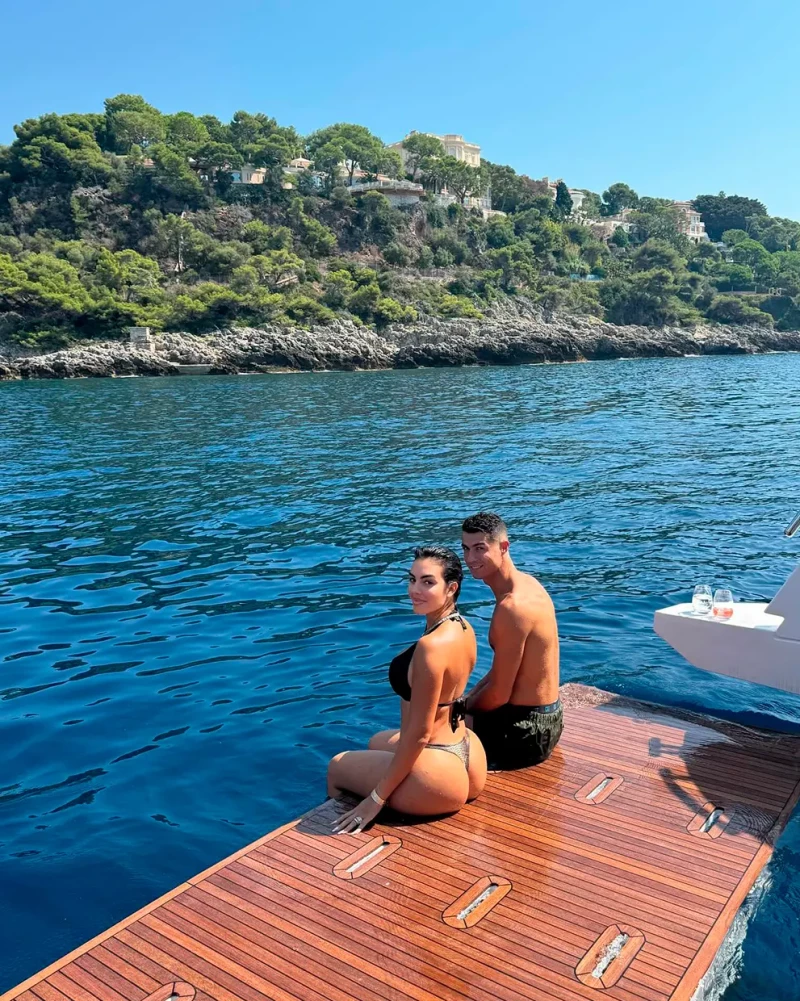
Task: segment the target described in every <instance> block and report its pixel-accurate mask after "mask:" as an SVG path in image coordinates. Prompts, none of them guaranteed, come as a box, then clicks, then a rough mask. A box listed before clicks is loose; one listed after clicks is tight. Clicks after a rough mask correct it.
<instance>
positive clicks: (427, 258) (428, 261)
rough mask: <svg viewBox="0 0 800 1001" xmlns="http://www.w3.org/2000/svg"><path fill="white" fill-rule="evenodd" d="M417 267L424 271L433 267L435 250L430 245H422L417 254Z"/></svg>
mask: <svg viewBox="0 0 800 1001" xmlns="http://www.w3.org/2000/svg"><path fill="white" fill-rule="evenodd" d="M417 267H418V268H421V269H422V270H423V271H427V269H428V268H432V267H433V251H432V250H431V248H430V247H420V250H419V254H418V255H417Z"/></svg>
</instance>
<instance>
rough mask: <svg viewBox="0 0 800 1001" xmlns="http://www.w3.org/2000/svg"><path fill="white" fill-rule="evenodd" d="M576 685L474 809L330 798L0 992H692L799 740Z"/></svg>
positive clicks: (795, 765) (421, 997)
mask: <svg viewBox="0 0 800 1001" xmlns="http://www.w3.org/2000/svg"><path fill="white" fill-rule="evenodd" d="M563 695H564V700H565V704H566V729H565V733H564V737H563V740H562V743H561V745H560V747H559V748H558V749H557V751H556V752H555V753H554V755H553V757H552V758H551V759H550V760H549V761H548V762H546V763H545V764H544V765H541V766H539V767H538V768H536V769H532V770H528V771H525V772H514V773H511V772H507V773H501V774H496V775H494V776H491V777H490V780H489V783H488V785H487V788H486V791H485V793H484V795H483V796H482V797H481V798H480V799H479V800H478V801H477V802H475V803H474V804H471V805H470V806H468V807H467V808H465V809H464V810H463V811H462V812H461V813H460V814H459V815H458V816H455V817H450V818H447V819H443V820H438V821H434V822H428V823H416V824H412V823H408V822H406V821H404V820H403V819H402V818H395V819H394V820H393V819H391V818H389V819H388V820H387V822H386V823H381V824H378V825H376V826H375V827H374V828H373V829H372V830H371V831H368V832H367V833H365V834H361V835H356V836H338V837H337V836H332V835H331V834H330V824H331V820H332V818H333V817H334V816H335V814H336V813H337V811H339V810H342V809H343V807H342V806H341V805H339V804H333V803H328V804H325V805H323V806H321V807H319V808H318V809H317V810H314V811H313V812H312V813H310V814H308V815H307V816H306V817H304V818H303V819H301V820H300V821H297V822H295V823H294V824H290V825H289V826H287V827H285V828H282V829H281V830H279V831H275V832H273V833H272V834H269V835H267V836H266V837H265V838H262V839H261V840H260V841H257V842H255V843H254V844H252V845H250V846H249V847H248V848H245V849H243V850H242V851H241V852H238V853H237V854H235V855H232V856H231V857H230V858H228V859H225V860H224V861H223V862H220V863H219V864H218V865H216V866H213V867H212V868H211V869H209V870H207V871H206V872H204V873H201V874H200V875H199V876H196V877H195V878H194V879H191V880H189V882H188V883H184V884H183V885H181V886H179V887H177V888H176V889H174V890H173V891H171V892H170V893H169V894H167V895H166V896H165V897H162V898H161V899H160V900H158V901H156V902H155V903H153V904H151V905H150V906H149V907H146V908H144V909H143V910H142V911H139V912H138V913H137V914H135V915H133V916H132V917H130V918H128V919H126V920H125V921H123V922H121V923H120V924H119V925H117V926H115V927H114V928H112V929H110V930H109V931H107V932H105V933H104V934H103V935H101V936H99V937H98V938H96V939H94V940H93V941H92V942H90V943H88V944H87V945H85V946H83V947H82V948H81V949H78V950H77V951H76V952H74V953H72V954H71V955H70V956H67V957H65V958H64V959H62V960H61V961H59V962H57V963H55V964H54V965H53V966H51V967H49V968H48V969H47V970H44V971H42V972H41V973H40V974H38V975H36V976H35V977H32V978H31V979H30V980H28V981H26V982H25V983H23V984H21V985H20V986H19V987H17V988H16V989H14V990H12V991H10V992H9V993H7V994H6V995H4V997H3V999H0V1001H10V999H12V998H13V999H19V1001H91V999H98V1001H146V999H152V1001H167V999H168V998H173V999H175V1001H191V999H192V998H196V999H198V1001H207V999H210V998H213V999H215V1001H263V999H264V998H270V999H275V1001H290V999H302V1001H408V999H414V1001H440V999H442V1001H444V999H446V1001H464V999H470V1001H520V999H536V1001H574V999H585V1001H590V999H597V998H598V997H599V996H603V995H604V996H606V997H609V998H613V999H615V1001H666V999H671V1001H688V999H689V998H690V997H691V995H692V994H693V993H694V990H695V988H696V986H697V984H698V982H699V980H700V978H701V977H702V976H703V974H704V973H705V971H706V970H707V968H708V966H709V964H710V962H711V960H712V958H713V956H714V954H715V953H716V951H717V949H718V948H719V945H720V943H721V941H722V939H723V937H724V935H725V932H726V930H727V928H728V926H729V925H730V923H731V920H732V919H733V917H734V915H735V913H736V911H737V909H738V908H739V906H740V904H741V902H742V900H743V899H744V897H745V895H746V893H747V891H748V890H749V889H750V887H751V886H752V884H753V882H754V881H755V878H756V876H757V875H758V873H759V871H760V870H761V869H762V868H763V866H764V864H765V863H766V861H767V860H768V858H769V855H770V853H771V851H772V845H773V843H774V839H775V836H776V834H777V832H778V831H780V829H781V828H782V826H783V824H784V823H785V821H786V819H787V817H788V815H789V813H790V811H791V809H792V808H793V806H794V805H795V803H796V801H797V798H798V794H799V792H800V787H798V781H799V780H800V739H797V738H791V737H781V736H777V735H768V734H763V733H757V732H755V731H753V730H748V729H745V728H743V727H737V726H735V725H731V724H725V723H722V722H720V721H712V720H708V719H705V718H702V717H696V716H694V717H693V716H691V715H689V714H680V713H673V712H669V711H667V710H662V709H659V708H658V707H655V706H646V705H644V704H642V703H633V702H630V701H627V700H624V699H621V698H617V697H613V696H610V695H607V694H605V693H601V692H598V691H596V690H594V689H587V688H582V687H580V686H566V687H565V689H564V692H563ZM598 992H599V993H598Z"/></svg>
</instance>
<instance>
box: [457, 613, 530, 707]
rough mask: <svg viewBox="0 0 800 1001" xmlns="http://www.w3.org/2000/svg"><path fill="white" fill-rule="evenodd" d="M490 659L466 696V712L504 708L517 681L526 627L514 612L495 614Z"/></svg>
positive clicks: (526, 632)
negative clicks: (483, 676)
mask: <svg viewBox="0 0 800 1001" xmlns="http://www.w3.org/2000/svg"><path fill="white" fill-rule="evenodd" d="M492 626H493V628H492V633H493V638H494V657H493V659H492V667H491V670H490V671H489V673H488V674H487V675H486V677H485V678H483V679H482V680H481V681H479V682H478V684H477V685H476V686H475V688H474V689H473V690H472V691H471V692H470V694H469V697H468V699H467V712H473V711H477V712H488V711H489V710H491V709H497V707H498V706H504V705H505V704H506V703H507V702H508V700H509V699H510V698H511V693H512V691H513V690H514V682H515V681H516V680H517V675H518V674H519V669H520V665H521V664H522V655H523V652H524V650H525V640H526V639H527V635H528V628H527V624H526V623H525V622H524V620H523V619H522V618H521V617H520V616H519V615H517V614H515V612H514V610H513V609H512V608H509V607H503V606H502V605H500V606H499V607H498V608H497V610H496V611H495V616H494V622H493V623H492Z"/></svg>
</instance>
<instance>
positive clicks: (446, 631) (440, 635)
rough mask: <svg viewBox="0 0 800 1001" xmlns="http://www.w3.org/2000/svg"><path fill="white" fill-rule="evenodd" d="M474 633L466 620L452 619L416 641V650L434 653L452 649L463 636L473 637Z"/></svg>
mask: <svg viewBox="0 0 800 1001" xmlns="http://www.w3.org/2000/svg"><path fill="white" fill-rule="evenodd" d="M474 635H475V632H474V630H473V628H472V626H471V625H470V624H469V622H467V620H466V619H452V620H451V621H449V622H443V623H442V625H441V626H439V627H438V628H437V629H434V630H433V632H431V633H425V634H423V635H422V636H420V638H419V640H418V641H417V649H418V650H420V649H421V650H422V651H423V652H426V653H427V652H431V653H435V652H436V651H438V650H444V649H446V648H448V647H452V645H453V643H458V642H459V641H460V640H462V639H463V638H464V636H474Z"/></svg>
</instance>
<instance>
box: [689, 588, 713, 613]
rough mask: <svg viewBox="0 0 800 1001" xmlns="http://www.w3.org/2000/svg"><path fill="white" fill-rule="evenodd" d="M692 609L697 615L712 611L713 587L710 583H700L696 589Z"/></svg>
mask: <svg viewBox="0 0 800 1001" xmlns="http://www.w3.org/2000/svg"><path fill="white" fill-rule="evenodd" d="M692 611H693V612H694V613H695V615H708V613H709V612H710V611H711V588H710V587H709V586H708V584H698V585H697V587H696V588H695V589H694V594H693V595H692Z"/></svg>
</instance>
